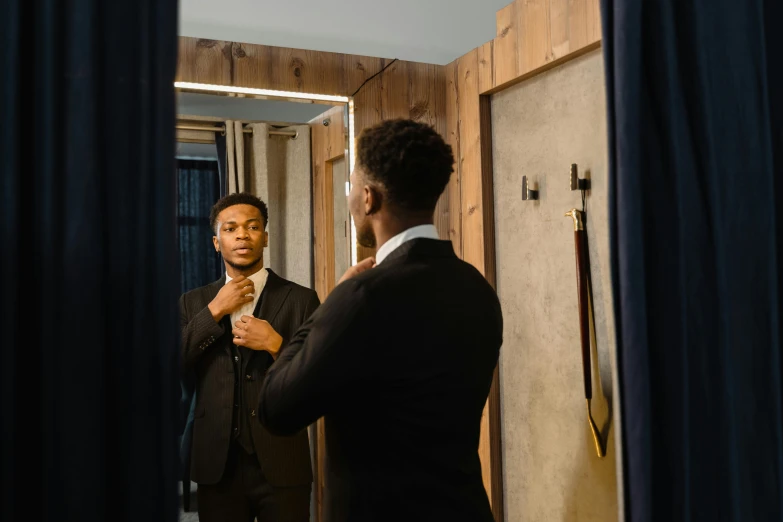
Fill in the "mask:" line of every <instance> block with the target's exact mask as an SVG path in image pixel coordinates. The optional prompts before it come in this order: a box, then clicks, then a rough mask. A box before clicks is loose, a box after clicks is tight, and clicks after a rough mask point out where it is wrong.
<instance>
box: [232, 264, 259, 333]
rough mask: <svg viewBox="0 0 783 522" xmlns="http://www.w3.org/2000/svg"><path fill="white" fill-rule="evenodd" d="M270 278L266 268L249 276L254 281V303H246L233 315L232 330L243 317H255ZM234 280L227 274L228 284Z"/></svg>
mask: <svg viewBox="0 0 783 522" xmlns="http://www.w3.org/2000/svg"><path fill="white" fill-rule="evenodd" d="M268 276H269V273H268V272H267V271H266V268H262V269H261V270H259V271H258V272H256V273H255V274H253V275H251V276H248V279H250V280H251V281H253V302H252V303H245V304H244V305H242V308H240V309H239V310H237V311H236V312H234V313H232V314H231V328H234V325H235V324H237V322H238V321H239V318H240V317H242V316H243V315H253V312H254V311H255V309H256V305H257V304H258V298H259V297H261V292H262V291H263V290H264V286H266V279H267V277H268ZM232 279H233V278H232V277H231V276H230V275H228V273H226V284H228V283H230V282H231V280H232Z"/></svg>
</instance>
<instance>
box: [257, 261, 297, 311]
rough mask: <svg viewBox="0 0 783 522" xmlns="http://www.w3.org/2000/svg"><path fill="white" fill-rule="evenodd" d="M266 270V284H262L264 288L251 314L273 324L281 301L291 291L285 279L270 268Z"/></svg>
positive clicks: (283, 300)
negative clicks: (267, 274)
mask: <svg viewBox="0 0 783 522" xmlns="http://www.w3.org/2000/svg"><path fill="white" fill-rule="evenodd" d="M268 272H269V276H268V277H267V279H266V285H264V290H263V292H261V298H260V299H259V300H258V304H257V305H256V309H255V310H254V311H253V315H254V316H256V317H258V318H259V319H263V320H264V321H266V322H268V323H269V324H273V321H274V320H275V317H277V313H278V312H279V311H280V307H282V306H283V303H284V302H285V300H286V299H287V298H288V294H289V293H290V292H291V287H290V286H289V285H287V284H286V281H285V279H282V278H281V277H280V276H278V275H277V274H275V273H274V272H272V271H271V270H269V271H268Z"/></svg>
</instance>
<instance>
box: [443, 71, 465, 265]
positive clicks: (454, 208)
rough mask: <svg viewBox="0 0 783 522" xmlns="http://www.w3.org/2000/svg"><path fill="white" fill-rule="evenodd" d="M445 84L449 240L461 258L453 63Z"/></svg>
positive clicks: (456, 122) (460, 200)
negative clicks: (449, 161) (450, 169)
mask: <svg viewBox="0 0 783 522" xmlns="http://www.w3.org/2000/svg"><path fill="white" fill-rule="evenodd" d="M444 73H445V82H446V129H447V130H446V134H445V135H446V143H448V144H449V145H451V150H452V152H453V153H454V159H455V163H454V173H453V174H452V175H451V179H450V180H449V186H448V188H447V189H446V190H447V192H448V206H449V228H448V231H449V239H451V243H452V244H453V245H454V251H455V252H456V253H457V255H458V256H459V257H460V258H462V209H461V208H460V207H461V205H462V193H461V191H462V188H461V184H460V178H459V173H460V170H461V169H460V164H459V163H460V156H461V152H460V144H459V92H460V89H458V88H457V64H456V62H453V63H451V64H449V65H447V66H446V67H445V71H444Z"/></svg>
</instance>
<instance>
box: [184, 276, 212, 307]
mask: <svg viewBox="0 0 783 522" xmlns="http://www.w3.org/2000/svg"><path fill="white" fill-rule="evenodd" d="M219 283H220V279H218V280H217V281H213V282H211V283H209V284H207V285H204V286H199V287H198V288H194V289H192V290H188V291H187V292H185V293H184V294H182V295H181V296H180V299H181V300H183V301H185V302H186V303H190V302H192V301H196V300H202V299H204V296H205V295H206V294H208V293H210V292H214V288H215V286H217V285H218V284H219Z"/></svg>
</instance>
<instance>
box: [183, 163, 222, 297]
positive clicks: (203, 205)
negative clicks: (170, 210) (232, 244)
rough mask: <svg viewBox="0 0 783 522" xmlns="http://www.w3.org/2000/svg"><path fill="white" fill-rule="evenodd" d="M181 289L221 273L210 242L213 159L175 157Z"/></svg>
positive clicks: (215, 180) (215, 177) (215, 192)
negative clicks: (176, 158)
mask: <svg viewBox="0 0 783 522" xmlns="http://www.w3.org/2000/svg"><path fill="white" fill-rule="evenodd" d="M177 180H178V190H179V196H178V199H179V204H178V207H177V208H178V210H177V222H178V224H179V253H180V266H181V286H180V289H181V292H182V293H185V292H187V291H189V290H193V289H194V288H198V287H200V286H204V285H206V284H209V283H212V282H213V281H215V280H216V279H218V278H220V276H221V274H222V273H223V263H222V261H221V260H220V255H219V254H218V253H217V252H215V249H214V247H213V246H212V237H213V236H214V235H215V233H214V231H212V230H211V229H210V227H209V212H210V210H211V209H212V206H213V205H214V204H215V202H216V201H217V200H218V199H219V198H220V174H219V169H218V162H217V161H208V160H187V159H178V160H177Z"/></svg>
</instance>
